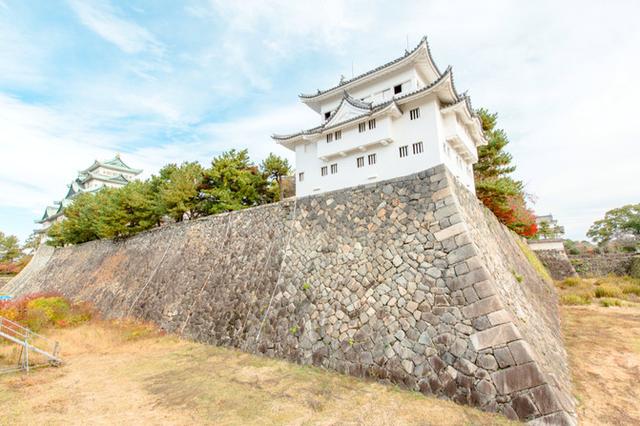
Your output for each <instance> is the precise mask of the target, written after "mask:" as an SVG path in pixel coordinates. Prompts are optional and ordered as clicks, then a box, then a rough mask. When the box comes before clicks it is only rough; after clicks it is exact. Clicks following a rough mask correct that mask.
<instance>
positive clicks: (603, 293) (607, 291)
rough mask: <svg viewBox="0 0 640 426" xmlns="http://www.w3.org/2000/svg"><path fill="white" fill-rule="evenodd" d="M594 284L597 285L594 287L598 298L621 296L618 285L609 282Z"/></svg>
mask: <svg viewBox="0 0 640 426" xmlns="http://www.w3.org/2000/svg"><path fill="white" fill-rule="evenodd" d="M596 285H597V287H596V291H595V295H596V297H598V298H601V297H620V296H622V289H620V287H617V286H615V285H611V284H601V285H598V283H596Z"/></svg>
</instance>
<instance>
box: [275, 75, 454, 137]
mask: <svg viewBox="0 0 640 426" xmlns="http://www.w3.org/2000/svg"><path fill="white" fill-rule="evenodd" d="M447 76H450V78H451V84H452V86H453V76H452V73H451V67H447V69H446V70H445V72H444V73H442V74H440V77H438V79H436V80H434V81H433V82H432V83H431V84H429V85H427V86H425V87H423V88H421V89H418V90H414V91H413V92H409V93H407V94H405V95H402V96H398V97H394V98H393V99H390V100H388V101H385V102H382V103H380V104H377V105H375V106H373V105H372V104H369V103H366V102H362V101H359V100H357V99H354V98H353V97H352V96H350V95H349V94H348V93H347V92H346V91H345V92H344V97H343V99H342V101H341V102H340V105H342V102H344V101H345V100H348V99H352V100H354V101H357V102H360V103H361V104H363V105H367V106H368V107H369V108H370V109H369V112H367V113H365V114H361V115H358V116H356V117H352V118H350V119H349V120H346V121H342V122H340V123H337V124H335V125H331V126H326V125H325V124H326V123H325V124H322V125H320V126H317V127H314V128H312V129H308V130H303V131H301V132H298V133H292V134H290V135H272V138H273V139H276V140H287V139H292V138H295V137H298V136H303V135H311V134H317V133H321V132H323V131H324V130H327V129H331V128H333V127H335V126H337V125H343V124H346V123H350V122H352V121H356V120H359V119H361V118H363V117H366V116H369V115H371V114H373V113H374V112H378V111H380V110H383V109H384V108H386V107H387V106H389V105H391V104H392V103H394V102H397V101H400V100H402V99H405V98H409V97H411V96H414V95H417V94H420V93H422V92H425V91H427V90H429V89H431V88H433V87H434V86H436V85H437V84H438V83H440V82H442V81H443V80H444V79H445V78H446V77H447ZM453 91H454V96H455V97H456V100H455V101H454V102H453V103H452V105H453V104H456V103H458V102H460V101H461V98H460V96H459V95H458V93H457V92H456V91H455V87H453ZM348 102H349V103H351V101H348ZM356 106H357V105H356ZM338 108H339V106H338Z"/></svg>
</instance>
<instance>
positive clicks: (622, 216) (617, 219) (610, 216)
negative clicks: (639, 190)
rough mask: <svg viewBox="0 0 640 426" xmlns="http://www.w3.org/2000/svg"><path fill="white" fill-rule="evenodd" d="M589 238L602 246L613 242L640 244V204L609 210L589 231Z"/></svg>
mask: <svg viewBox="0 0 640 426" xmlns="http://www.w3.org/2000/svg"><path fill="white" fill-rule="evenodd" d="M587 236H588V237H589V238H591V239H592V240H593V241H595V242H597V243H598V244H600V245H605V244H608V243H610V242H612V241H620V242H624V241H629V242H630V243H631V244H633V245H634V246H637V245H638V243H640V204H628V205H626V206H622V207H619V208H617V209H613V210H609V211H608V212H606V213H605V215H604V218H603V219H600V220H597V221H595V222H594V223H593V225H591V227H590V228H589V230H588V231H587Z"/></svg>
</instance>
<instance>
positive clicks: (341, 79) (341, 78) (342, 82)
mask: <svg viewBox="0 0 640 426" xmlns="http://www.w3.org/2000/svg"><path fill="white" fill-rule="evenodd" d="M345 80H346V77H345V76H344V74H340V84H344V82H345Z"/></svg>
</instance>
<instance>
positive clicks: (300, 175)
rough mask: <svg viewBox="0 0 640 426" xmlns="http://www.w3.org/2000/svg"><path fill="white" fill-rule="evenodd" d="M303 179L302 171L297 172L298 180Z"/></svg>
mask: <svg viewBox="0 0 640 426" xmlns="http://www.w3.org/2000/svg"><path fill="white" fill-rule="evenodd" d="M303 180H304V172H300V173H298V182H302V181H303Z"/></svg>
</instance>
